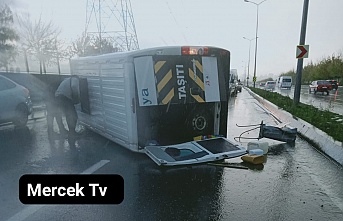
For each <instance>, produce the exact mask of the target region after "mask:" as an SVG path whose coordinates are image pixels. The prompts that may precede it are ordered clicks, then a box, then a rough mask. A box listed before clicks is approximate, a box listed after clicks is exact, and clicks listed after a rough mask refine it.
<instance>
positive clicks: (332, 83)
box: [327, 80, 339, 90]
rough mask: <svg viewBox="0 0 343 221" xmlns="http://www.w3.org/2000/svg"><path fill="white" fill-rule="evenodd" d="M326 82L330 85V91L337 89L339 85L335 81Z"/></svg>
mask: <svg viewBox="0 0 343 221" xmlns="http://www.w3.org/2000/svg"><path fill="white" fill-rule="evenodd" d="M327 81H328V82H329V83H330V84H331V85H332V89H335V90H337V89H338V85H339V83H338V82H337V81H336V80H327Z"/></svg>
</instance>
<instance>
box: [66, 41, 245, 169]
mask: <svg viewBox="0 0 343 221" xmlns="http://www.w3.org/2000/svg"><path fill="white" fill-rule="evenodd" d="M71 71H72V74H75V75H79V76H80V98H81V104H80V105H79V106H77V109H78V115H79V121H80V123H81V124H83V125H85V126H86V127H88V128H89V129H91V130H93V131H95V132H97V133H99V134H101V135H102V136H104V137H107V138H108V139H110V140H112V141H114V142H116V143H118V144H120V145H122V146H124V147H126V148H128V149H130V150H132V151H137V152H145V153H147V154H148V156H150V157H151V158H152V159H153V160H154V161H155V162H156V163H157V164H159V165H166V166H170V165H182V164H191V163H200V162H207V161H213V160H219V159H223V158H230V157H237V156H240V155H243V154H244V153H245V148H243V147H241V146H239V145H236V144H234V143H233V141H229V140H228V139H226V138H225V137H226V134H227V120H228V99H229V78H230V76H229V75H230V52H229V51H227V50H225V49H221V48H216V47H188V46H187V47H177V46H175V47H159V48H152V49H144V50H137V51H130V52H120V53H111V54H105V55H99V56H92V57H83V58H77V59H72V60H71ZM205 135H216V137H220V138H215V139H210V140H207V141H206V145H205V144H204V143H202V142H201V141H194V138H195V137H199V136H200V137H201V136H205ZM214 145H217V147H216V148H215V147H212V146H214Z"/></svg>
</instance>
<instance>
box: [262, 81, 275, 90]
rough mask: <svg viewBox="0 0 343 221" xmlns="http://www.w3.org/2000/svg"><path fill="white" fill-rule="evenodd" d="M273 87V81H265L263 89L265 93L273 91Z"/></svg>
mask: <svg viewBox="0 0 343 221" xmlns="http://www.w3.org/2000/svg"><path fill="white" fill-rule="evenodd" d="M275 85H276V82H275V81H267V82H266V83H265V84H264V89H265V90H267V91H273V90H275Z"/></svg>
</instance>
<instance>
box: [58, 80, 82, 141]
mask: <svg viewBox="0 0 343 221" xmlns="http://www.w3.org/2000/svg"><path fill="white" fill-rule="evenodd" d="M55 96H56V99H57V101H58V103H59V104H60V107H61V108H62V110H63V112H64V115H65V117H66V121H67V124H68V129H69V132H68V141H69V143H73V142H74V141H75V137H76V131H75V128H76V123H77V113H76V110H75V106H74V105H75V104H78V103H79V102H80V89H79V78H78V76H75V75H73V76H71V77H69V78H66V79H64V80H63V81H62V82H61V84H60V85H59V86H58V88H57V90H56V92H55Z"/></svg>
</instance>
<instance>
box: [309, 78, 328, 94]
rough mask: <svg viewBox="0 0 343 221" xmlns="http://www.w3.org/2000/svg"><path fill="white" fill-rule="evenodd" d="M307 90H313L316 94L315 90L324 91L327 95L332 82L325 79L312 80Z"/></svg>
mask: <svg viewBox="0 0 343 221" xmlns="http://www.w3.org/2000/svg"><path fill="white" fill-rule="evenodd" d="M308 90H309V93H312V92H314V93H315V94H316V93H317V92H322V93H323V94H324V92H326V95H329V93H330V90H332V84H331V83H330V82H329V81H326V80H318V81H312V83H311V84H310V85H309V89H308Z"/></svg>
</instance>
